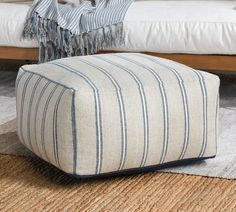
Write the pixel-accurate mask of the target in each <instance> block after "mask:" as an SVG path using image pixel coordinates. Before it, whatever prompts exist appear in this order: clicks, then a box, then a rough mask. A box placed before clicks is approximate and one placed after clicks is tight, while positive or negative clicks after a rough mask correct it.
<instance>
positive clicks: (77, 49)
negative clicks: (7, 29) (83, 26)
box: [23, 12, 124, 63]
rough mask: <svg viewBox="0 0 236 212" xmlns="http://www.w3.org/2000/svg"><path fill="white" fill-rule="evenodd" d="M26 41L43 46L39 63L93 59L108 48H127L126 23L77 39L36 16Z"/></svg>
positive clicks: (28, 24) (29, 21)
mask: <svg viewBox="0 0 236 212" xmlns="http://www.w3.org/2000/svg"><path fill="white" fill-rule="evenodd" d="M23 38H30V39H36V40H38V42H39V63H43V62H47V61H51V60H55V59H60V58H64V57H72V56H81V55H91V54H96V53H98V51H99V50H103V49H105V48H111V47H116V46H119V45H122V44H124V31H123V23H117V24H113V25H111V26H110V25H109V26H104V27H102V28H98V29H95V30H93V31H90V32H85V33H82V34H80V35H73V34H72V33H71V32H70V31H69V30H66V29H63V28H61V27H60V26H59V25H58V24H57V23H56V22H55V21H52V20H49V19H44V18H42V17H40V16H39V15H38V13H37V12H33V13H32V14H31V15H30V17H29V18H28V19H27V20H26V22H25V25H24V30H23Z"/></svg>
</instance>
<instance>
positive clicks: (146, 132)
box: [94, 56, 149, 167]
mask: <svg viewBox="0 0 236 212" xmlns="http://www.w3.org/2000/svg"><path fill="white" fill-rule="evenodd" d="M94 57H96V58H98V59H100V60H102V61H105V62H107V63H109V64H112V65H114V66H116V67H118V68H119V69H121V70H123V71H125V72H126V73H128V74H129V75H130V76H131V77H132V78H133V79H134V81H135V82H136V83H137V86H138V89H139V93H140V98H141V103H142V112H143V126H144V151H143V156H142V160H141V163H140V167H143V166H145V163H146V160H147V155H148V148H149V146H148V142H149V127H148V111H147V101H146V95H145V92H144V88H143V84H142V82H141V80H140V79H139V78H138V77H137V75H135V74H134V72H133V71H132V70H130V69H128V68H126V67H124V66H122V65H120V64H118V63H115V62H113V61H111V60H108V59H106V58H105V57H104V56H94Z"/></svg>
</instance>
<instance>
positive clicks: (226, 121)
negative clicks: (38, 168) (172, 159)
mask: <svg viewBox="0 0 236 212" xmlns="http://www.w3.org/2000/svg"><path fill="white" fill-rule="evenodd" d="M4 74H6V73H5V72H0V85H3V84H4V83H1V80H5V81H4V82H5V84H4V87H2V93H4V95H3V94H1V92H0V108H1V109H0V154H10V155H18V156H29V157H35V156H34V155H33V154H32V153H31V152H30V151H28V150H27V149H26V148H24V147H23V146H22V145H21V144H20V143H19V140H18V138H17V135H16V130H15V107H14V105H15V98H14V97H12V96H14V95H13V94H12V90H14V79H15V75H16V73H14V72H13V73H11V74H12V77H10V75H11V74H9V72H8V73H7V75H8V80H6V78H4V77H3V76H4ZM13 76H14V77H13ZM7 81H8V82H7ZM12 81H13V83H12ZM6 82H7V83H6ZM4 90H5V92H3V91H4ZM7 91H9V92H7ZM220 91H221V98H220V99H221V100H220V105H221V108H220V133H219V141H218V153H217V157H216V158H214V159H210V160H206V161H200V162H196V163H192V164H190V165H187V166H177V167H172V168H168V169H164V170H161V171H162V172H172V173H184V174H191V175H201V176H209V177H217V178H226V179H236V133H235V132H236V82H235V83H225V82H223V83H222V85H221V90H220Z"/></svg>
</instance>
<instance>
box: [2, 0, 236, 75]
mask: <svg viewBox="0 0 236 212" xmlns="http://www.w3.org/2000/svg"><path fill="white" fill-rule="evenodd" d="M28 10H29V5H24V4H20V5H19V4H6V3H2V4H0V29H1V31H0V59H15V60H32V61H36V60H37V58H38V48H37V47H38V45H37V42H36V41H34V40H23V39H22V37H21V33H22V29H23V25H24V21H25V17H26V14H27V12H28ZM124 29H125V33H126V37H125V44H124V46H121V47H119V48H114V49H106V50H105V52H117V51H119V52H120V51H122V52H123V51H132V52H144V53H147V54H151V55H155V56H160V57H164V58H168V59H172V60H175V61H178V62H182V63H184V64H186V65H189V66H192V67H194V68H198V69H204V70H209V71H228V72H234V71H236V1H137V2H134V3H133V4H132V5H131V7H130V8H129V10H128V12H127V14H126V16H125V20H124Z"/></svg>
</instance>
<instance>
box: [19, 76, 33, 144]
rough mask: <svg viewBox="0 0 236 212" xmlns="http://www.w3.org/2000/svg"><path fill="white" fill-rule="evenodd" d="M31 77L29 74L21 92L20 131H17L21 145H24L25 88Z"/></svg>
mask: <svg viewBox="0 0 236 212" xmlns="http://www.w3.org/2000/svg"><path fill="white" fill-rule="evenodd" d="M32 77H33V74H29V76H28V78H27V79H26V81H25V83H24V87H23V91H22V99H21V106H20V114H19V115H20V118H19V119H20V126H19V127H20V130H19V137H20V138H21V141H22V143H23V144H25V145H26V143H25V139H24V136H23V111H24V107H25V96H26V91H27V87H28V85H29V82H30V79H31V78H32Z"/></svg>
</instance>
